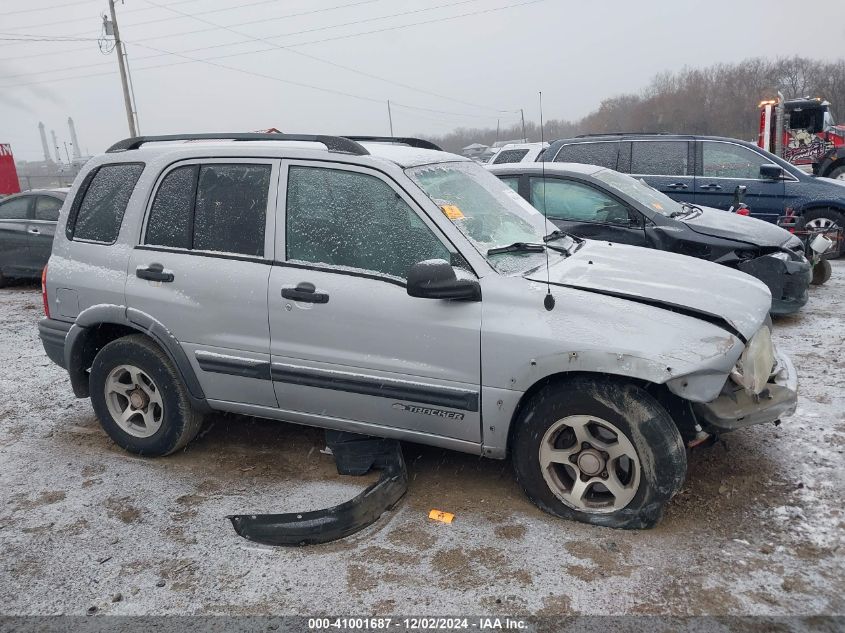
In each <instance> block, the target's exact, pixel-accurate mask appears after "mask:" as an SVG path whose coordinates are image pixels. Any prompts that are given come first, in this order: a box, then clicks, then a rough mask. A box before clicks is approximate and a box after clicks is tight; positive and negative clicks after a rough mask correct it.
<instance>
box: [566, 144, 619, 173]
mask: <svg viewBox="0 0 845 633" xmlns="http://www.w3.org/2000/svg"><path fill="white" fill-rule="evenodd" d="M618 153H619V143H613V142H607V143H572V144H571V145H564V146H563V147H561V148H560V151H559V152H558V153H557V156H555V162H556V163H583V164H585V165H598V166H599V167H607V168H608V169H616V158H617V154H618Z"/></svg>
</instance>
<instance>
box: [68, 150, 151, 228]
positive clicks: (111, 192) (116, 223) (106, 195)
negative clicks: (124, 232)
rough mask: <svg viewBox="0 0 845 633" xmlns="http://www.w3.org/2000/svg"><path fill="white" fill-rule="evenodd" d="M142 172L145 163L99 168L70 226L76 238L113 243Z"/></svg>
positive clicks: (89, 183)
mask: <svg viewBox="0 0 845 633" xmlns="http://www.w3.org/2000/svg"><path fill="white" fill-rule="evenodd" d="M143 171H144V165H143V163H123V164H120V165H103V166H102V167H100V168H98V169H97V171H96V173H95V174H94V176H93V177H92V178H91V179H90V181H89V182H88V186H87V188H86V189H85V193H84V194H83V198H82V202H81V203H80V204H79V207H78V208H77V210H76V214H75V218H74V222H73V225H72V226H69V227H68V229H69V231H70V232H71V236H72V237H73V239H75V240H90V241H92V242H103V243H106V244H112V243H114V241H115V240H116V239H117V234H118V232H119V231H120V224H121V222H123V214H124V213H125V212H126V205H127V203H128V202H129V197H130V196H131V195H132V191H133V190H134V189H135V184H136V183H137V182H138V178H140V177H141V172H143Z"/></svg>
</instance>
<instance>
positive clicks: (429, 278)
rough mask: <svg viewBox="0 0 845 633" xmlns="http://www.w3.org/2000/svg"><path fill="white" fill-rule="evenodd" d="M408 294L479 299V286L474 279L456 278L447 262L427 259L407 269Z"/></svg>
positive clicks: (425, 296) (424, 296)
mask: <svg viewBox="0 0 845 633" xmlns="http://www.w3.org/2000/svg"><path fill="white" fill-rule="evenodd" d="M408 294H409V295H411V296H412V297H419V298H421V299H462V300H465V301H480V300H481V286H480V285H479V283H478V281H477V280H475V279H458V276H457V275H456V274H455V269H454V268H452V266H451V265H450V264H449V262H447V261H445V260H443V259H428V260H426V261H424V262H418V263H416V264H414V265H413V266H411V269H410V270H409V271H408Z"/></svg>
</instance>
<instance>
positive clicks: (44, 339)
mask: <svg viewBox="0 0 845 633" xmlns="http://www.w3.org/2000/svg"><path fill="white" fill-rule="evenodd" d="M72 325H73V323H68V322H66V321H57V320H56V319H41V321H39V322H38V336H39V337H40V338H41V344H42V345H43V346H44V351H45V352H46V353H47V356H48V357H49V358H50V360H51V361H53V362H54V363H56V364H57V365H58V366H59V367H62V368H65V340H66V339H67V333H68V331H69V330H70V328H71V326H72Z"/></svg>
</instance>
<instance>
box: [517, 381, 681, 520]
mask: <svg viewBox="0 0 845 633" xmlns="http://www.w3.org/2000/svg"><path fill="white" fill-rule="evenodd" d="M515 424H516V427H515V430H514V435H513V442H512V457H513V465H514V470H515V471H516V479H517V481H518V482H519V484H520V485H521V486H522V488H523V490H524V491H525V494H526V495H528V497H529V498H530V499H531V500H532V501H533V502H534V503H535V504H536V505H537V506H538V507H539V508H540V509H542V510H545V511H546V512H548V513H549V514H553V515H555V516H558V517H562V518H565V519H572V520H575V521H581V522H584V523H591V524H593V525H602V526H607V527H615V528H626V529H640V528H650V527H654V526H655V525H656V524H657V523H658V521H659V520H660V518H661V516H662V515H663V509H664V506H665V505H666V502H668V501H669V499H671V498H672V496H673V495H674V494H675V493H676V492H678V490H680V488H681V486H682V485H683V482H684V478H685V476H686V469H687V459H686V450H685V448H684V444H683V440H682V439H681V434H680V432H679V431H678V428H677V426H676V425H675V423H674V422H673V421H672V418H671V417H670V416H669V414H668V413H667V412H666V410H665V409H664V408H663V407H662V406H661V405H660V404H659V403H658V402H657V401H656V400H655V399H654V398H653V397H651V396H650V395H649V394H648V393H646V392H645V391H644V390H643V389H641V388H640V387H637V386H634V385H630V384H624V383H622V382H617V381H616V380H613V379H609V378H598V377H595V378H594V377H580V376H579V377H576V378H570V379H566V380H564V381H560V382H555V383H552V384H549V385H548V386H546V387H543V388H542V389H541V390H540V391H539V392H538V393H537V394H536V395H535V396H534V397H533V398H532V399H531V401H530V402H529V403H528V405H527V406H525V407H524V408H523V409H522V411H521V412H520V414H519V416H518V418H517V420H516V421H515ZM614 434H615V439H614V437H613V436H614Z"/></svg>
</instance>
